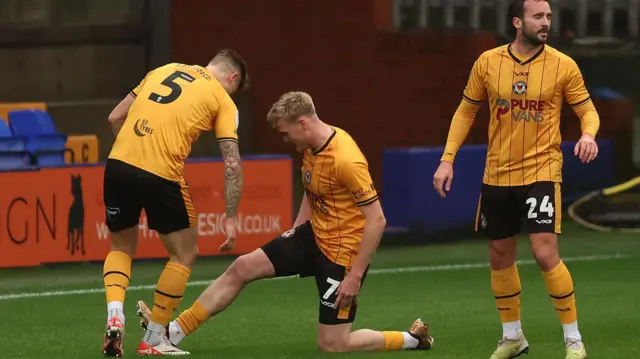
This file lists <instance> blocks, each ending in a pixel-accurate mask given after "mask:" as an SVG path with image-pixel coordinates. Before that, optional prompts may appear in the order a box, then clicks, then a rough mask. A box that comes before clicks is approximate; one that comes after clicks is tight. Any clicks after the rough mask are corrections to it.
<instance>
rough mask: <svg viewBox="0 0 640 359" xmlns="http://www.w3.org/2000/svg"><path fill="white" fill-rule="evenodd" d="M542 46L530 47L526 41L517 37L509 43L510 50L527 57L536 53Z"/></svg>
mask: <svg viewBox="0 0 640 359" xmlns="http://www.w3.org/2000/svg"><path fill="white" fill-rule="evenodd" d="M543 46H544V45H532V44H530V43H528V42H527V41H526V40H524V39H522V38H520V37H517V38H516V39H515V40H514V41H513V42H512V43H511V50H512V51H513V52H515V53H516V54H518V55H520V56H524V57H529V56H533V55H535V54H536V53H538V51H540V49H541V48H542V47H543Z"/></svg>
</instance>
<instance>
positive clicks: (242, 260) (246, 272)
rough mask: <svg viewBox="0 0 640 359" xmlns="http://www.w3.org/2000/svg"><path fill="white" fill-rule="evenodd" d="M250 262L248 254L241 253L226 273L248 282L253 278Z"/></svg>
mask: <svg viewBox="0 0 640 359" xmlns="http://www.w3.org/2000/svg"><path fill="white" fill-rule="evenodd" d="M252 264H253V263H252V260H251V257H250V256H248V255H246V254H245V255H242V256H240V257H238V258H237V259H236V260H235V261H233V263H231V265H230V266H229V268H228V269H227V273H226V274H227V275H229V276H232V277H233V278H234V279H235V280H238V281H241V282H244V283H248V282H250V281H252V280H253V279H254V278H253V277H254V274H253V271H254V267H253V265H252Z"/></svg>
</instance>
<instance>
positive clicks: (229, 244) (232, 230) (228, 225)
mask: <svg viewBox="0 0 640 359" xmlns="http://www.w3.org/2000/svg"><path fill="white" fill-rule="evenodd" d="M221 219H222V221H223V224H222V228H221V230H222V234H223V235H224V237H225V241H224V243H222V245H221V246H220V252H221V253H226V252H229V251H230V250H232V249H233V247H234V246H235V244H236V233H237V230H238V227H237V226H236V222H237V219H236V218H227V215H226V213H223V214H222V217H221Z"/></svg>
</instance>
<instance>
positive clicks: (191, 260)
mask: <svg viewBox="0 0 640 359" xmlns="http://www.w3.org/2000/svg"><path fill="white" fill-rule="evenodd" d="M198 253H199V252H198V248H197V247H196V248H194V249H193V250H189V251H182V252H180V253H179V254H176V255H173V256H171V257H172V258H173V259H174V260H175V261H176V262H178V263H180V264H182V265H183V266H185V267H187V268H193V266H194V265H195V264H196V260H197V259H198Z"/></svg>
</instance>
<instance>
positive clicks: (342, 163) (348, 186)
mask: <svg viewBox="0 0 640 359" xmlns="http://www.w3.org/2000/svg"><path fill="white" fill-rule="evenodd" d="M333 130H334V132H333V135H332V136H331V137H330V138H329V140H328V141H327V143H325V145H324V146H322V147H321V148H319V149H317V150H315V151H311V150H307V151H305V154H304V159H303V165H302V182H303V186H304V190H305V194H306V196H307V200H308V202H309V205H310V206H311V225H312V227H313V233H314V235H315V240H316V243H317V244H318V247H320V250H321V251H322V252H323V253H324V255H326V256H327V257H328V258H329V259H330V260H331V261H333V262H335V263H337V264H339V265H342V266H345V267H351V265H352V264H353V261H354V260H355V258H356V256H357V254H358V250H359V248H360V242H361V241H362V233H363V231H364V224H365V217H364V215H363V214H362V212H360V208H359V207H360V206H363V205H366V204H370V203H372V202H374V201H376V200H377V199H378V194H377V192H376V189H375V187H374V186H373V181H372V180H371V176H370V174H369V167H368V163H367V159H366V158H365V157H364V155H363V154H362V152H361V151H360V148H359V147H358V145H357V144H356V142H355V141H354V140H353V138H351V136H350V135H349V134H348V133H346V132H345V131H344V130H342V129H339V128H336V127H334V128H333Z"/></svg>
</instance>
